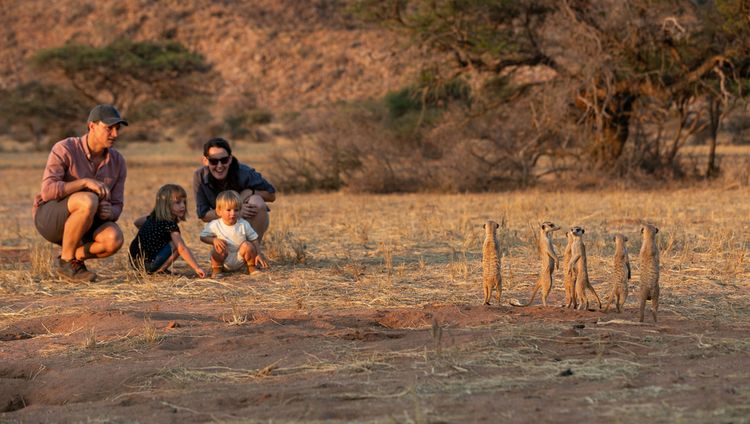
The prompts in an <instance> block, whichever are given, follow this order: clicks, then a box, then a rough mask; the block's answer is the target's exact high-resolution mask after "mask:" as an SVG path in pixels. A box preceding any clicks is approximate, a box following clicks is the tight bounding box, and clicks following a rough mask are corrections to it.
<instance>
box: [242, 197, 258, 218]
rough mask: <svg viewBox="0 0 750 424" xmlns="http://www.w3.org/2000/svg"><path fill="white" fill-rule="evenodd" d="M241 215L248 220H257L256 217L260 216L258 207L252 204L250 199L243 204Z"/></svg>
mask: <svg viewBox="0 0 750 424" xmlns="http://www.w3.org/2000/svg"><path fill="white" fill-rule="evenodd" d="M240 215H242V217H243V218H244V219H246V220H251V219H253V218H255V215H258V205H255V204H253V203H250V199H247V200H245V203H243V204H242V211H241V213H240Z"/></svg>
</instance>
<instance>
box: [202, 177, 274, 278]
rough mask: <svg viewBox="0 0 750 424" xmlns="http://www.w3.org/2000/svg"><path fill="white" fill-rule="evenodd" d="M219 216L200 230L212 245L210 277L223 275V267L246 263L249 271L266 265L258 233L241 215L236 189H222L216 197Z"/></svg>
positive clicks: (228, 269) (206, 240)
mask: <svg viewBox="0 0 750 424" xmlns="http://www.w3.org/2000/svg"><path fill="white" fill-rule="evenodd" d="M216 215H217V216H218V217H219V218H218V219H215V220H213V221H211V222H209V223H207V224H206V226H205V227H204V228H203V231H201V241H202V242H204V243H207V244H210V245H212V246H213V247H212V249H211V277H213V278H219V277H222V276H223V274H222V270H227V271H237V270H238V269H240V268H242V267H244V266H246V267H247V272H248V274H251V275H252V274H255V273H257V272H258V270H257V267H260V268H267V267H268V263H267V262H266V260H265V258H263V255H261V252H260V243H259V242H258V234H257V233H256V232H255V230H254V229H253V227H252V226H250V223H249V222H247V221H246V220H245V219H243V218H240V195H239V193H237V192H236V191H234V190H227V191H222V192H221V193H219V195H218V196H217V197H216Z"/></svg>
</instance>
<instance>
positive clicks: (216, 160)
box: [206, 156, 232, 166]
mask: <svg viewBox="0 0 750 424" xmlns="http://www.w3.org/2000/svg"><path fill="white" fill-rule="evenodd" d="M206 159H208V163H210V164H211V165H214V166H216V165H218V164H219V163H221V164H222V165H226V164H228V163H229V161H230V160H232V157H231V156H224V157H223V158H206Z"/></svg>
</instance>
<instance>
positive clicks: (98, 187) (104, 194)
mask: <svg viewBox="0 0 750 424" xmlns="http://www.w3.org/2000/svg"><path fill="white" fill-rule="evenodd" d="M84 181H85V184H86V188H87V189H89V190H91V192H93V193H96V195H97V196H99V198H100V199H102V200H109V187H107V185H106V184H104V183H103V182H101V181H99V180H95V179H93V178H86V179H84Z"/></svg>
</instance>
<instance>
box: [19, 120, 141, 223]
mask: <svg viewBox="0 0 750 424" xmlns="http://www.w3.org/2000/svg"><path fill="white" fill-rule="evenodd" d="M87 137H88V134H86V135H84V136H82V137H68V138H66V139H65V140H62V141H58V142H57V143H55V145H54V146H53V147H52V151H51V152H50V154H49V157H48V158H47V165H46V167H45V168H44V175H43V176H42V192H41V193H39V194H37V195H36V197H35V198H34V208H33V214H34V216H36V210H37V208H39V206H41V205H42V204H44V203H46V202H49V201H50V200H61V199H62V198H63V187H64V186H65V183H67V182H71V181H75V180H79V179H82V178H93V179H95V180H98V181H101V182H103V183H105V184H106V185H107V187H109V193H110V198H109V202H110V203H112V221H117V219H118V218H119V217H120V214H121V213H122V207H123V203H124V197H125V177H126V176H127V172H128V171H127V167H126V165H125V158H124V157H123V156H122V155H121V154H120V152H118V151H117V150H115V149H112V148H110V149H107V150H106V151H105V153H104V160H102V162H101V163H100V164H99V167H98V168H94V163H93V162H92V161H91V151H90V150H89V147H88V144H87V143H86V139H87Z"/></svg>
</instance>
